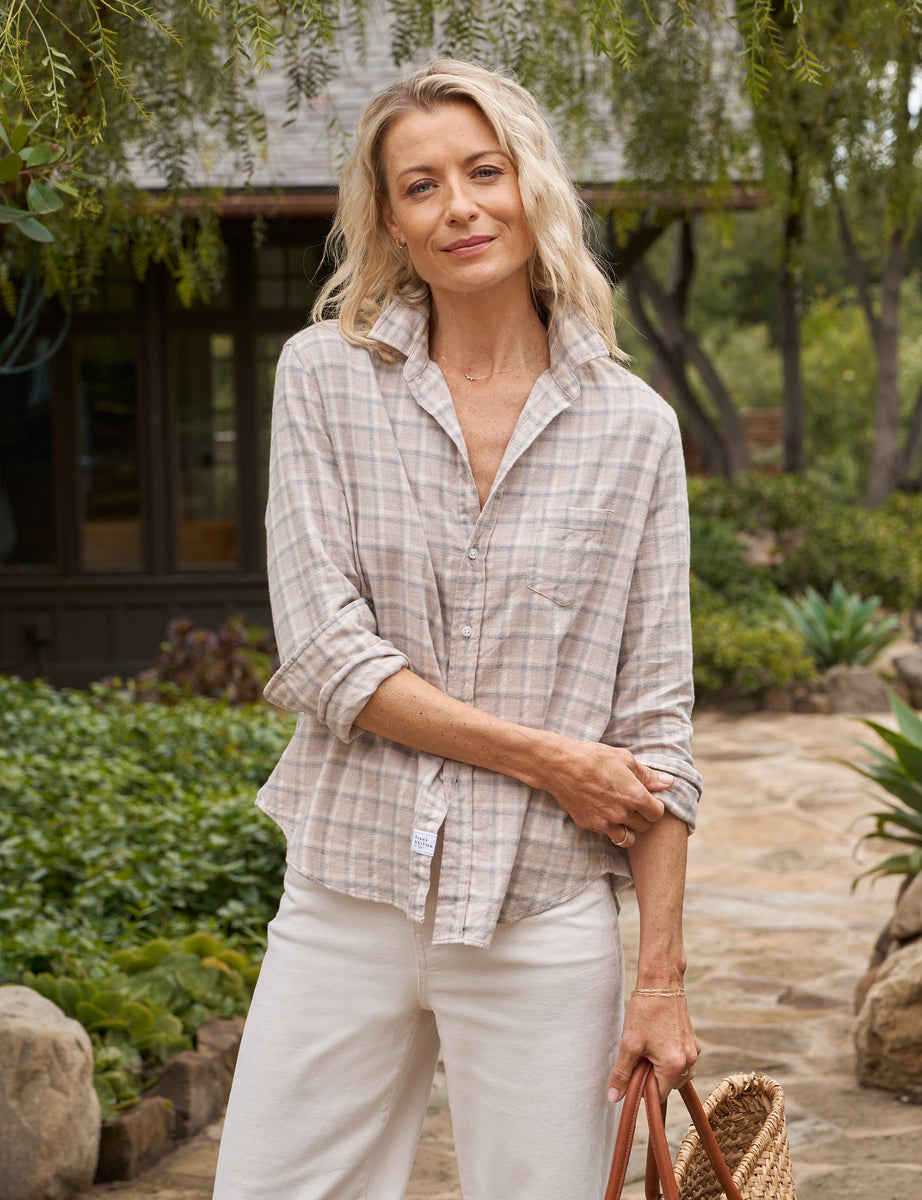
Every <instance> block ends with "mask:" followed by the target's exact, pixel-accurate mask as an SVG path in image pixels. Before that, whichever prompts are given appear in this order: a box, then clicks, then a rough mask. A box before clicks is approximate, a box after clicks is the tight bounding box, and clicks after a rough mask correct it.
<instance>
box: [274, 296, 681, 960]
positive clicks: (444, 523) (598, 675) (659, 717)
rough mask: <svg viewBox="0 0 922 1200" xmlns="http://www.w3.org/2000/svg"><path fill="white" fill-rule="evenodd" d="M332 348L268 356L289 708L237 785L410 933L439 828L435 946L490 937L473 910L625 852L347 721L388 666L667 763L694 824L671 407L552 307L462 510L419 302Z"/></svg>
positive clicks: (517, 912)
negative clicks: (508, 433)
mask: <svg viewBox="0 0 922 1200" xmlns="http://www.w3.org/2000/svg"><path fill="white" fill-rule="evenodd" d="M373 336H374V337H375V338H376V339H377V340H378V341H379V342H380V343H381V344H383V345H385V346H387V347H390V348H391V349H392V351H395V352H396V353H394V354H391V355H390V356H391V357H393V358H394V361H393V362H387V361H385V359H384V358H383V357H381V356H380V355H379V354H377V353H369V352H368V351H367V350H364V349H360V348H357V347H354V346H350V345H348V344H347V343H346V342H344V341H343V339H342V338H341V337H340V336H339V333H338V331H337V328H336V326H335V324H332V323H325V324H322V325H316V326H313V327H311V328H309V329H306V330H304V331H302V332H301V333H299V334H297V335H296V336H295V337H293V338H292V339H291V340H290V341H289V342H288V344H287V345H286V347H285V349H284V350H283V352H282V356H281V359H280V361H279V367H278V373H277V377H276V393H275V405H274V410H273V429H272V453H271V467H270V489H269V490H270V499H269V508H268V513H267V518H266V520H267V530H268V550H269V582H270V590H271V597H272V611H273V617H274V621H275V628H276V634H277V637H278V644H279V651H280V654H281V659H282V662H281V666H280V668H279V670H278V672H277V673H276V675H275V676H274V677H273V679H272V680H271V682H270V683H269V686H268V687H267V689H266V695H267V697H268V698H269V699H270V700H271V701H272V702H273V703H274V704H276V705H279V706H281V707H282V708H287V709H291V710H293V711H295V712H297V713H298V714H299V716H298V723H297V728H296V731H295V734H294V736H293V738H292V741H291V743H290V745H289V746H288V748H287V749H286V751H285V753H284V754H283V756H282V758H281V760H280V761H279V763H278V766H277V767H276V769H275V771H274V772H273V774H272V776H271V777H270V779H269V780H268V781H267V783H266V784H265V786H264V787H263V788H262V789H261V791H260V793H259V798H258V803H259V804H260V806H261V807H262V808H263V809H264V810H265V811H266V812H267V813H268V814H269V815H270V816H271V817H272V818H273V819H274V820H275V821H276V822H277V823H278V824H279V825H280V826H281V828H282V829H283V830H284V832H285V834H286V836H287V839H288V857H289V861H290V862H291V863H292V865H293V866H294V867H295V868H296V869H297V870H299V871H301V872H302V873H303V874H306V875H308V876H309V877H311V878H312V879H315V880H317V881H318V882H320V883H322V884H324V885H325V886H327V887H330V888H332V889H334V890H336V891H341V892H346V893H348V894H349V895H352V896H356V897H360V898H365V899H370V900H377V901H381V902H384V903H387V904H393V905H396V906H397V907H398V908H400V909H402V910H403V911H404V912H406V913H407V915H408V916H409V917H410V918H412V919H413V920H422V919H423V912H424V907H425V898H426V892H427V889H428V882H429V865H430V859H429V858H428V857H427V856H426V855H425V854H420V853H418V852H416V851H414V850H413V849H412V841H413V836H414V830H419V831H422V832H423V833H428V834H430V835H435V834H436V833H437V832H438V830H439V828H440V827H442V826H443V825H444V835H443V837H444V851H443V858H442V869H441V883H440V889H439V903H438V910H437V914H436V924H435V934H434V940H435V941H436V942H437V943H445V942H463V943H467V944H469V945H474V946H488V945H489V943H490V939H491V937H492V935H493V931H494V929H495V926H496V923H497V921H515V920H518V919H519V918H521V917H524V916H527V915H529V914H531V913H536V912H540V911H542V910H544V909H547V908H549V907H551V906H552V905H554V904H558V903H560V902H561V901H563V900H566V899H569V898H570V897H571V896H573V895H575V894H576V893H577V892H579V891H580V890H582V889H583V888H584V887H585V886H586V885H587V884H588V883H589V882H590V881H591V880H592V879H594V878H597V877H598V876H599V875H602V874H605V873H609V874H611V875H612V876H613V877H614V881H615V886H616V887H617V886H623V885H624V884H625V883H626V882H627V881H628V879H629V867H628V863H627V857H626V855H625V854H624V852H623V851H619V850H617V849H615V847H613V846H612V845H611V844H610V843H609V842H608V841H607V840H606V839H604V838H601V837H599V836H598V835H595V834H591V833H587V832H585V831H584V830H581V829H579V828H578V827H577V826H576V825H575V824H574V822H573V821H572V820H571V819H570V817H569V816H568V815H567V814H566V813H565V812H564V810H563V809H562V808H560V806H559V805H558V804H557V803H556V802H555V801H554V799H553V798H552V797H551V796H550V795H548V794H547V793H545V792H541V791H537V790H532V789H530V788H528V787H527V786H526V785H524V784H522V783H520V782H518V781H517V780H514V779H509V778H506V777H504V776H500V775H496V774H494V773H492V772H490V771H487V770H484V769H481V768H476V767H470V766H466V765H464V764H462V763H456V762H451V761H443V760H441V759H437V758H434V757H432V756H430V755H426V754H418V753H416V752H415V751H412V750H408V749H405V748H403V747H401V746H398V745H396V744H394V743H392V742H389V741H387V740H385V739H383V738H378V737H375V736H373V735H371V734H368V733H365V732H362V731H361V730H359V729H357V728H355V727H354V726H353V724H352V722H353V720H354V718H355V717H356V715H357V714H358V713H359V712H360V711H361V709H362V708H363V707H364V705H365V703H366V702H367V701H368V699H369V698H370V696H371V695H372V693H373V692H374V691H375V689H376V688H377V686H378V685H379V683H381V681H382V680H384V679H385V678H387V677H388V676H389V675H391V674H393V673H395V672H396V671H398V670H400V669H401V668H402V667H404V666H409V667H410V668H411V669H412V670H413V671H415V672H416V673H417V674H419V675H421V676H422V677H423V678H424V679H426V680H428V681H429V682H430V683H432V684H434V685H435V686H436V687H438V688H440V689H442V690H444V691H445V692H447V693H448V694H450V695H453V696H455V697H457V698H459V699H461V700H465V701H468V702H469V703H471V704H473V705H476V706H477V707H478V708H481V709H483V710H485V711H488V712H492V713H495V714H497V715H499V716H502V717H505V718H507V719H509V720H511V721H515V722H518V723H520V724H523V725H528V726H532V727H536V728H548V729H553V730H555V731H556V732H558V733H562V734H566V735H569V736H572V737H578V738H583V739H586V740H595V741H604V742H607V743H609V744H611V745H617V746H626V747H628V748H629V749H631V750H632V751H633V752H634V754H636V755H637V757H638V758H639V759H641V760H642V761H643V762H645V763H647V764H648V765H649V766H651V767H654V768H659V769H662V770H666V771H669V772H671V773H672V774H673V775H675V777H676V781H675V784H674V785H673V787H672V788H671V789H670V790H669V792H668V793H667V794H665V795H664V796H663V799H664V800H665V802H666V803H667V805H668V806H669V808H670V809H671V810H672V811H673V812H675V813H676V814H677V815H678V816H679V817H681V818H682V820H684V821H686V822H687V823H688V825H689V827H693V825H694V819H695V813H696V808H697V802H698V796H699V793H700V776H699V775H698V773H697V772H696V771H695V769H694V766H693V764H692V759H691V754H690V739H691V724H690V711H691V704H692V685H691V632H690V625H689V614H688V517H687V501H686V492H685V480H684V467H683V459H682V450H681V444H680V440H679V432H678V426H677V422H676V419H675V415H674V413H673V412H672V410H671V408H670V407H669V406H668V405H667V404H666V403H664V401H662V400H661V399H660V398H659V397H658V396H656V395H655V394H654V393H653V392H651V391H650V389H649V388H647V387H646V386H645V385H644V384H643V383H641V382H640V381H639V380H637V379H636V378H635V377H634V376H632V375H631V374H630V373H629V372H627V371H625V370H623V369H622V368H621V367H619V366H618V365H616V364H615V363H614V362H612V361H611V359H610V358H609V357H608V355H607V352H606V350H605V346H604V343H603V342H602V339H601V338H600V337H599V335H598V333H597V332H596V331H595V330H594V329H593V328H592V327H591V326H590V325H589V324H588V323H587V322H585V321H584V320H583V319H582V318H581V317H577V316H573V315H570V316H568V317H567V318H566V320H560V321H557V322H555V323H554V324H553V325H552V328H551V331H550V345H551V367H550V370H549V371H547V372H545V374H544V375H543V376H542V377H541V378H540V379H539V380H538V382H537V383H536V384H535V386H534V388H533V390H532V393H531V395H530V397H529V399H528V402H527V404H526V406H525V409H524V411H523V412H522V415H521V417H520V419H519V422H518V424H517V427H516V429H515V432H514V433H513V436H512V439H511V440H510V443H509V446H508V448H507V450H506V454H505V457H504V459H503V462H502V465H501V466H500V469H499V472H498V473H497V476H496V479H495V482H494V485H493V489H492V492H491V494H490V497H489V499H488V501H487V503H486V505H485V506H484V508H483V510H482V511H481V510H480V506H479V502H478V498H477V491H476V488H475V486H474V481H473V477H472V475H471V472H470V468H469V466H468V462H467V455H466V450H465V446H464V440H463V437H462V435H461V430H460V428H459V426H458V422H457V418H456V416H455V412H454V406H453V404H452V400H451V396H450V394H449V391H448V388H447V386H446V384H445V381H444V379H443V377H442V374H441V372H440V370H439V368H438V367H437V366H436V365H435V364H434V363H433V362H431V361H430V359H429V354H428V313H427V310H426V308H425V307H410V306H408V305H404V304H400V303H395V304H393V305H392V306H391V307H390V308H389V309H388V310H387V311H386V312H385V313H384V315H383V316H382V317H381V318H380V320H379V321H378V323H377V325H376V326H375V328H374V330H373Z"/></svg>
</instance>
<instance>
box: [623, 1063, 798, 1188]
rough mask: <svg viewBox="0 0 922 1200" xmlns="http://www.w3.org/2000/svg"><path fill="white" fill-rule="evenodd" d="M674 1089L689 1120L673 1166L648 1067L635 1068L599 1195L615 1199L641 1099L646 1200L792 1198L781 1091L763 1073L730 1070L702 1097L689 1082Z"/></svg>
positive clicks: (661, 1106)
mask: <svg viewBox="0 0 922 1200" xmlns="http://www.w3.org/2000/svg"><path fill="white" fill-rule="evenodd" d="M679 1094H680V1095H681V1097H682V1099H683V1100H684V1102H685V1106H686V1108H687V1109H688V1111H689V1114H690V1115H691V1118H692V1121H693V1122H694V1125H693V1127H692V1128H691V1129H690V1130H689V1132H688V1134H687V1136H686V1138H685V1141H684V1142H683V1143H682V1145H681V1147H680V1149H679V1153H678V1155H677V1156H676V1160H675V1166H674V1167H673V1165H672V1160H671V1156H670V1153H669V1146H668V1143H667V1141H666V1130H665V1120H664V1118H665V1113H666V1106H665V1104H660V1099H659V1088H658V1087H657V1083H656V1079H655V1078H654V1075H653V1066H652V1064H651V1063H650V1062H648V1061H647V1060H646V1059H641V1061H640V1062H639V1063H638V1064H637V1066H636V1067H635V1069H634V1073H633V1075H632V1076H631V1081H630V1083H629V1085H628V1089H627V1094H626V1095H625V1098H624V1107H623V1110H622V1113H621V1121H620V1123H619V1125H618V1138H617V1141H616V1143H615V1153H614V1158H613V1160H612V1167H611V1175H610V1176H609V1180H608V1187H607V1188H606V1190H605V1200H620V1196H621V1189H622V1187H623V1186H624V1177H625V1175H626V1173H627V1164H628V1158H629V1156H630V1152H631V1142H632V1141H633V1138H634V1129H635V1126H636V1124H637V1114H638V1112H639V1110H640V1105H641V1102H643V1103H644V1104H645V1106H646V1110H647V1125H648V1127H649V1131H650V1142H649V1145H648V1147H647V1171H646V1196H647V1200H661V1198H664V1200H722V1198H723V1197H726V1200H796V1197H795V1195H794V1178H793V1175H792V1170H791V1154H790V1149H789V1147H788V1139H787V1133H786V1131H785V1127H784V1094H783V1093H782V1090H781V1085H780V1084H778V1083H776V1082H775V1080H774V1079H769V1077H768V1076H767V1075H762V1074H755V1075H731V1076H729V1077H728V1078H727V1079H724V1080H723V1082H722V1083H720V1084H718V1086H717V1087H716V1088H715V1089H714V1090H713V1092H711V1094H710V1095H709V1096H708V1097H707V1099H706V1100H705V1101H704V1104H702V1103H701V1101H700V1100H699V1099H698V1096H697V1093H696V1092H695V1089H694V1088H693V1087H692V1085H691V1083H687V1084H685V1086H684V1087H682V1088H680V1089H679Z"/></svg>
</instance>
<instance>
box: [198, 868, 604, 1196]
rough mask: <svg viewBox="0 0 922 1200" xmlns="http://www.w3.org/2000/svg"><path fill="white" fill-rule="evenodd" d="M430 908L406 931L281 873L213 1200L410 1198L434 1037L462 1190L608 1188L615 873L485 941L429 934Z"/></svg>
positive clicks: (377, 909) (382, 915)
mask: <svg viewBox="0 0 922 1200" xmlns="http://www.w3.org/2000/svg"><path fill="white" fill-rule="evenodd" d="M434 865H435V864H434ZM433 890H434V889H433ZM433 907H434V905H432V904H430V910H429V912H428V913H427V919H426V922H425V923H424V924H422V925H420V924H416V923H414V922H412V921H409V920H407V918H406V917H405V916H404V914H403V913H402V912H400V911H399V910H398V909H396V908H393V907H392V906H390V905H385V904H376V903H372V902H370V901H365V900H356V899H353V898H352V897H349V896H343V895H340V894H338V893H335V892H332V891H330V890H328V889H326V888H323V887H321V886H319V885H318V884H316V883H313V882H312V881H310V880H308V879H307V878H305V877H304V876H303V875H300V874H299V873H298V872H296V871H294V870H293V869H292V868H289V869H288V872H287V874H286V876H285V892H284V895H283V898H282V901H281V905H280V908H279V912H278V915H277V916H276V917H275V919H274V920H273V921H272V922H271V924H270V926H269V946H268V951H267V954H266V958H265V960H264V963H263V967H262V972H261V974H260V978H259V983H258V985H257V988H256V993H255V995H254V998H253V1003H252V1006H251V1009H250V1013H249V1016H248V1017H247V1023H246V1029H245V1032H244V1036H243V1042H242V1044H241V1048H240V1056H239V1059H238V1063H237V1069H236V1072H235V1075H234V1086H233V1092H232V1094H231V1098H230V1104H229V1106H228V1113H227V1119H226V1121H225V1125H224V1133H223V1136H222V1139H221V1152H220V1158H219V1162H218V1172H217V1180H216V1183H215V1191H214V1197H215V1200H403V1196H404V1192H405V1190H406V1186H407V1180H408V1179H409V1175H410V1171H411V1169H412V1165H413V1158H414V1155H415V1151H416V1143H417V1140H418V1138H419V1133H420V1129H421V1126H422V1122H423V1117H424V1116H425V1113H426V1107H427V1104H428V1099H429V1091H430V1086H431V1083H432V1078H433V1075H434V1072H435V1066H436V1061H437V1058H438V1054H439V1045H440V1043H441V1049H442V1057H443V1060H444V1064H445V1071H446V1079H447V1084H448V1096H449V1105H450V1109H451V1119H452V1128H453V1133H454V1140H455V1149H456V1152H457V1157H458V1166H459V1171H460V1175H461V1186H462V1190H463V1194H464V1197H465V1200H595V1198H596V1197H599V1196H601V1195H602V1193H603V1191H604V1184H605V1179H606V1178H607V1173H608V1168H609V1162H610V1156H611V1151H612V1146H613V1141H614V1132H615V1126H616V1119H617V1115H616V1111H615V1108H614V1106H613V1105H611V1104H610V1103H609V1102H608V1100H607V1097H606V1087H607V1080H608V1073H609V1071H610V1070H611V1067H612V1065H613V1063H614V1059H615V1055H616V1050H617V1043H618V1038H619V1036H620V1030H621V1022H622V1015H623V986H624V970H623V959H622V952H621V939H620V934H619V930H618V918H617V911H616V905H615V901H614V898H613V896H612V894H611V889H610V887H609V883H608V880H607V879H600V880H597V881H596V882H595V883H593V884H592V885H590V886H589V887H588V888H586V890H585V891H583V892H581V893H580V894H579V895H578V896H576V897H575V898H573V899H572V900H569V901H567V902H566V903H564V904H560V905H558V906H557V907H555V908H552V909H549V910H548V911H547V912H543V913H539V914H537V915H536V916H533V917H527V918H525V919H524V920H522V921H518V922H515V923H512V924H502V925H500V926H499V927H498V928H497V931H496V935H495V938H494V940H493V944H492V945H491V947H490V948H489V949H488V950H481V949H477V948H474V947H470V946H458V945H450V946H442V945H437V946H433V945H432V920H433V912H432V908H433Z"/></svg>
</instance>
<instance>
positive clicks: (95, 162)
mask: <svg viewBox="0 0 922 1200" xmlns="http://www.w3.org/2000/svg"><path fill="white" fill-rule="evenodd" d="M801 8H802V4H801V3H800V0H741V2H740V3H737V4H736V5H732V4H731V5H727V4H726V3H724V2H723V0H669V2H664V0H536V2H534V0H380V2H379V3H378V4H377V5H376V6H375V12H376V13H377V14H378V15H377V16H376V17H375V18H374V20H375V22H376V23H375V24H374V25H372V17H371V15H370V12H371V3H370V0H284V2H282V0H251V2H249V3H247V2H244V0H227V2H222V3H218V2H217V0H162V2H159V3H155V2H154V0H80V3H77V4H74V3H73V2H72V0H11V2H9V3H5V4H2V5H0V64H2V65H0V280H2V287H0V292H2V298H3V301H4V303H5V304H6V306H7V308H11V307H13V306H14V305H15V303H16V290H15V281H16V280H17V278H23V277H24V276H25V274H26V272H27V270H28V269H29V267H30V266H32V267H35V266H36V265H37V269H38V270H39V272H40V274H41V276H42V278H43V281H44V283H45V286H46V288H47V290H48V291H49V292H50V293H58V294H59V295H60V296H62V298H64V299H65V300H66V301H69V300H72V299H74V298H79V296H81V295H85V294H86V293H87V291H88V289H89V288H91V287H92V281H93V278H94V276H95V273H96V271H97V269H98V267H99V264H100V263H101V261H102V259H103V258H104V256H105V254H106V253H108V252H111V251H113V250H114V251H116V252H118V251H123V250H124V249H125V247H126V246H128V245H130V247H131V256H132V260H133V262H134V263H135V266H136V269H137V270H138V271H139V272H141V273H143V270H144V269H146V265H147V263H148V262H150V261H151V260H160V261H164V262H166V263H167V264H168V265H169V266H170V269H171V270H172V272H173V274H174V277H175V278H176V280H177V283H178V285H179V288H180V293H181V295H182V298H183V299H184V300H185V301H187V302H191V300H192V299H193V298H194V297H195V296H196V295H207V294H208V292H209V290H210V289H212V288H213V287H214V286H215V283H216V281H217V279H218V278H219V276H220V260H221V256H220V253H219V251H218V250H217V249H216V245H215V236H216V235H215V222H214V217H213V210H209V208H208V206H207V205H206V206H205V209H204V210H203V211H202V212H200V213H199V214H198V215H196V216H194V217H190V216H189V215H188V212H187V210H185V209H183V208H182V207H180V205H179V204H178V203H170V204H166V205H162V206H152V205H150V204H143V203H139V201H138V197H137V194H136V191H135V189H133V187H132V184H131V178H130V172H129V165H130V163H131V162H132V161H134V162H138V161H140V162H143V163H145V164H147V165H151V166H154V167H156V168H157V170H158V172H159V174H160V175H161V176H162V177H163V178H164V179H165V181H166V183H167V187H168V191H169V193H170V195H171V196H173V197H174V198H178V197H179V196H180V195H181V194H182V193H183V192H184V191H185V190H188V189H189V187H190V185H191V176H192V170H191V164H193V163H195V162H196V161H197V159H198V157H199V154H200V152H201V151H203V150H206V149H207V147H208V146H209V145H213V144H215V143H216V142H217V143H219V144H220V145H221V146H222V148H223V150H222V152H226V154H227V155H229V156H230V159H231V160H232V164H233V166H234V167H235V169H236V170H237V172H238V173H239V177H240V179H241V181H242V182H245V181H246V179H247V177H248V175H249V174H250V172H251V171H252V168H253V164H254V162H255V159H256V155H257V154H258V152H259V149H260V145H261V143H262V142H263V141H264V139H265V133H266V130H265V119H264V116H263V113H262V110H261V107H260V105H259V103H258V97H257V94H256V80H257V77H258V75H259V74H260V72H262V71H263V70H265V69H266V67H267V66H268V65H269V64H273V65H274V66H275V67H280V68H281V69H282V70H283V71H284V73H285V76H286V79H287V83H288V92H287V98H288V104H289V107H290V108H291V109H292V110H293V111H294V110H296V109H297V108H298V107H299V106H301V105H303V104H305V103H309V102H310V101H311V100H312V99H313V98H314V97H316V96H317V95H319V94H320V93H321V92H322V91H323V89H324V88H325V87H326V86H327V85H328V84H329V83H330V81H331V80H332V79H334V78H335V76H336V75H337V73H338V71H339V70H340V68H341V66H342V62H343V56H344V53H345V52H346V51H347V50H348V51H351V52H353V53H354V52H355V50H356V49H358V51H359V53H361V48H362V46H363V45H364V44H365V40H366V38H367V36H368V33H369V30H370V29H373V33H374V36H375V37H379V36H380V35H381V28H382V26H381V21H382V14H383V20H384V22H385V24H384V28H385V29H386V31H387V33H386V36H388V38H389V40H390V51H391V56H392V58H393V61H394V63H395V66H399V65H400V64H402V63H404V62H406V61H407V60H409V59H410V58H411V57H413V56H414V55H415V54H417V53H418V52H419V51H421V50H422V51H428V52H431V53H433V54H436V53H438V54H443V53H444V54H452V55H455V56H457V57H463V58H474V59H477V60H478V61H481V62H483V63H485V64H486V65H492V66H502V67H504V68H506V69H509V70H512V71H514V72H515V73H516V75H517V77H518V78H519V79H520V80H521V82H522V83H524V84H525V85H526V86H529V87H531V88H532V89H533V90H534V91H535V92H536V94H537V95H538V96H539V98H540V99H541V101H542V102H543V103H544V104H545V105H546V106H547V108H548V109H549V110H551V111H552V112H554V113H555V115H556V116H557V118H558V121H559V123H560V124H561V126H562V127H564V128H566V129H567V130H568V131H569V133H570V136H571V141H572V143H573V144H574V145H576V146H580V145H585V144H586V142H587V140H589V139H590V138H592V137H593V136H598V133H599V129H600V127H601V124H604V121H605V120H606V119H608V120H609V121H610V118H611V109H612V95H613V94H616V93H617V91H618V85H619V83H620V82H621V81H622V80H623V79H624V78H626V77H628V76H629V75H630V72H632V71H633V70H634V69H635V68H637V67H638V66H642V65H643V63H644V61H645V60H646V61H648V60H649V48H650V45H651V43H656V42H658V43H659V44H660V47H661V48H662V46H667V47H671V48H672V52H671V57H672V59H673V61H674V63H675V65H676V70H675V72H674V76H675V79H676V80H679V79H680V78H684V79H686V80H694V79H695V78H697V77H698V76H697V75H696V73H695V72H696V70H698V69H699V68H700V65H701V64H702V63H703V62H705V61H706V58H707V55H706V54H703V53H702V48H703V47H704V44H705V42H706V41H707V40H708V39H710V38H711V37H712V33H713V30H714V29H715V28H716V27H718V26H721V27H722V28H723V29H724V30H725V36H727V33H726V31H729V37H730V38H731V39H732V40H731V41H730V42H728V43H727V45H729V46H730V47H731V49H730V60H731V61H732V62H733V64H734V70H735V71H736V72H737V73H739V70H738V65H739V62H740V61H741V62H742V65H743V73H744V74H745V77H746V81H747V84H748V86H749V88H750V90H751V92H752V94H753V95H757V94H758V93H759V90H760V88H764V87H765V86H766V84H767V81H768V80H769V78H770V70H771V69H775V68H776V67H777V65H778V64H779V63H780V64H781V65H782V66H783V67H784V68H786V69H789V70H791V71H793V72H795V73H796V74H797V75H798V76H799V77H801V78H810V77H811V75H812V74H814V73H815V71H816V69H817V64H816V62H815V60H814V59H813V58H812V56H811V52H810V48H809V46H808V45H807V42H806V40H805V38H804V36H803V33H802V23H801V20H800V14H801ZM779 22H781V23H783V24H784V26H785V30H786V33H785V36H784V37H782V36H781V33H780V31H779ZM791 29H793V30H794V37H793V38H792V37H791V36H790V31H791ZM740 55H741V56H742V57H741V59H740V58H739V56H740ZM696 64H697V65H696ZM686 90H688V89H686Z"/></svg>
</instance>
